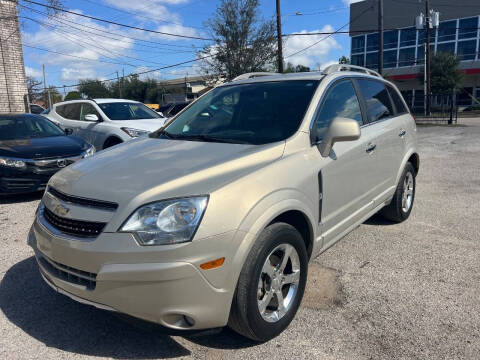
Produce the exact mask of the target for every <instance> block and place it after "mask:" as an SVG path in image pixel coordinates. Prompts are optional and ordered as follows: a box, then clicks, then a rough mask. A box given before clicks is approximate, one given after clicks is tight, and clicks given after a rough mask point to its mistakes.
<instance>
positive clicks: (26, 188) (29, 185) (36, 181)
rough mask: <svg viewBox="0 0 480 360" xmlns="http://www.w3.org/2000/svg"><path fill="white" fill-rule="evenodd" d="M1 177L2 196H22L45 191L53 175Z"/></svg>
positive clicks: (0, 189) (0, 188)
mask: <svg viewBox="0 0 480 360" xmlns="http://www.w3.org/2000/svg"><path fill="white" fill-rule="evenodd" d="M29 175H30V176H15V177H0V194H21V193H30V192H35V191H43V190H45V188H46V186H47V183H48V180H49V179H50V177H51V176H52V175H53V174H51V175H48V176H45V175H41V176H40V175H37V176H35V175H33V174H29Z"/></svg>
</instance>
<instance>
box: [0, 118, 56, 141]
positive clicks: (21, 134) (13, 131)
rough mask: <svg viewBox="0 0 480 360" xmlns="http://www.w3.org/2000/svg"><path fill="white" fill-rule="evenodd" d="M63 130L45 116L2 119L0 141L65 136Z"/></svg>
mask: <svg viewBox="0 0 480 360" xmlns="http://www.w3.org/2000/svg"><path fill="white" fill-rule="evenodd" d="M64 135H65V134H64V133H63V131H62V130H60V128H59V127H58V126H56V125H55V124H53V123H52V122H51V121H49V120H47V119H46V118H44V117H43V116H35V115H33V116H28V117H27V116H21V117H11V118H10V117H1V118H0V141H3V140H25V139H32V138H44V137H51V136H64Z"/></svg>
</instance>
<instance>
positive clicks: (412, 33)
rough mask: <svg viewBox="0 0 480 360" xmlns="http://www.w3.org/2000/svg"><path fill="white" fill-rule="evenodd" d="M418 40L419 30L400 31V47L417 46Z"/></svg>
mask: <svg viewBox="0 0 480 360" xmlns="http://www.w3.org/2000/svg"><path fill="white" fill-rule="evenodd" d="M416 39H417V30H415V28H413V27H412V28H407V29H402V30H400V47H405V46H415V43H416Z"/></svg>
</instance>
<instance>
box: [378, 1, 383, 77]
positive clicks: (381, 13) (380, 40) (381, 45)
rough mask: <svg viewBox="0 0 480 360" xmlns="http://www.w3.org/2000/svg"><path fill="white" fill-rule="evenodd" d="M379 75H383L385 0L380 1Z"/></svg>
mask: <svg viewBox="0 0 480 360" xmlns="http://www.w3.org/2000/svg"><path fill="white" fill-rule="evenodd" d="M378 73H379V74H380V75H382V73H383V0H378Z"/></svg>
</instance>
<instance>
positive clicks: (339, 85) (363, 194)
mask: <svg viewBox="0 0 480 360" xmlns="http://www.w3.org/2000/svg"><path fill="white" fill-rule="evenodd" d="M335 117H344V118H350V119H354V120H356V121H358V123H359V125H360V126H362V125H363V118H364V116H363V113H362V111H361V106H360V102H359V100H358V97H357V93H356V91H355V88H354V86H353V83H352V81H351V80H350V79H342V80H340V81H337V82H335V83H333V84H332V85H331V86H330V88H329V89H328V90H327V94H326V96H325V98H324V100H323V102H322V104H321V106H320V108H319V110H318V111H317V114H316V117H315V121H314V125H313V128H312V131H314V132H315V135H314V136H315V137H316V142H317V143H319V142H321V141H322V137H323V135H324V134H325V132H326V131H327V129H328V126H329V125H330V123H331V122H332V121H333V119H334V118H335ZM373 140H374V133H373V131H371V130H370V129H369V128H368V127H365V128H362V130H361V135H360V138H359V139H358V140H355V141H348V142H339V143H336V144H335V145H334V146H333V148H332V151H331V152H330V155H329V156H328V157H326V158H324V157H322V156H321V155H320V152H319V151H318V149H317V148H316V147H313V149H312V150H313V151H314V152H316V154H315V156H316V158H317V162H316V163H317V164H318V178H319V189H320V192H321V212H320V219H319V220H320V224H319V226H320V232H321V233H322V238H323V246H322V247H323V248H324V249H325V248H327V247H329V246H331V245H332V244H333V243H334V242H335V241H336V240H337V239H338V238H339V237H340V236H341V235H342V234H343V233H344V232H345V231H346V230H347V229H348V228H349V226H351V225H352V224H354V223H355V222H356V221H358V219H360V218H361V217H362V216H363V215H364V214H365V213H367V212H368V211H370V210H371V209H372V207H373V201H372V199H373V196H372V194H371V192H370V188H371V186H372V176H371V173H372V170H373V169H374V167H375V152H374V151H372V150H371V145H372V142H373Z"/></svg>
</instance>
